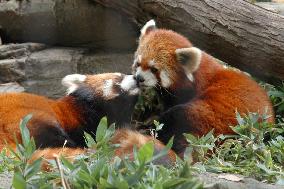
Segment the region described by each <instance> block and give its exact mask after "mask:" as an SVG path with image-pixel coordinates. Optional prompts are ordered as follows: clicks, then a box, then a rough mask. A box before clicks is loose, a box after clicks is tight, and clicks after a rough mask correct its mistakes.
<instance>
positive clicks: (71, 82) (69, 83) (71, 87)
mask: <svg viewBox="0 0 284 189" xmlns="http://www.w3.org/2000/svg"><path fill="white" fill-rule="evenodd" d="M86 78H87V76H85V75H81V74H71V75H67V76H65V77H64V78H63V79H62V81H61V83H62V85H63V86H65V87H68V89H67V94H70V93H72V92H74V91H75V90H76V89H77V88H78V86H79V84H81V83H83V82H84V81H85V80H86Z"/></svg>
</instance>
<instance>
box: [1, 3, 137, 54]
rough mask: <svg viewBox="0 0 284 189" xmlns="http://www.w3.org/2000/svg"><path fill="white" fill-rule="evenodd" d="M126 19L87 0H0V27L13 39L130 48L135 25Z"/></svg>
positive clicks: (133, 42)
mask: <svg viewBox="0 0 284 189" xmlns="http://www.w3.org/2000/svg"><path fill="white" fill-rule="evenodd" d="M129 23H130V22H129V21H128V20H127V18H126V17H125V16H123V15H121V14H118V13H117V12H115V11H113V10H110V9H107V8H104V7H103V6H101V5H99V4H96V3H94V2H91V1H89V0H41V1H38V0H29V1H16V0H10V1H7V0H2V1H0V25H1V26H2V29H1V30H2V32H4V33H5V34H6V35H5V36H6V38H7V40H10V41H13V42H17V41H18V42H25V41H32V42H41V43H46V44H58V45H62V46H76V47H78V46H81V47H93V48H101V49H103V48H105V49H109V48H115V49H119V50H121V49H130V48H134V47H135V45H136V44H135V39H136V37H137V34H138V33H137V31H138V28H135V27H134V26H133V25H130V24H129ZM130 39H131V40H130ZM125 41H132V42H131V43H129V42H128V43H125Z"/></svg>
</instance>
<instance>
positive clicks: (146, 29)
mask: <svg viewBox="0 0 284 189" xmlns="http://www.w3.org/2000/svg"><path fill="white" fill-rule="evenodd" d="M154 29H156V23H155V20H154V19H152V20H150V21H148V22H147V23H146V24H145V25H144V26H143V28H142V29H141V30H140V31H141V37H142V36H144V35H145V34H147V33H149V32H150V31H152V30H154Z"/></svg>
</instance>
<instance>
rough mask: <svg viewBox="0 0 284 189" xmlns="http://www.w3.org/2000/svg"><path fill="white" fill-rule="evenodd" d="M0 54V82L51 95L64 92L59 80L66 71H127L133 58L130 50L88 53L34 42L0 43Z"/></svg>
mask: <svg viewBox="0 0 284 189" xmlns="http://www.w3.org/2000/svg"><path fill="white" fill-rule="evenodd" d="M0 57H2V60H1V59H0V83H8V82H18V83H20V85H22V86H23V87H24V88H25V91H27V92H31V93H36V94H40V95H44V96H48V97H52V98H57V97H60V96H62V95H64V93H65V90H66V89H65V88H64V87H63V86H62V85H61V80H62V78H63V77H64V76H66V75H68V74H73V73H81V74H94V73H103V72H122V73H130V72H131V64H132V60H133V55H132V53H106V52H104V53H103V52H92V53H90V52H88V51H87V50H86V49H82V48H63V47H50V48H46V46H44V45H41V44H34V43H25V44H9V45H2V46H1V47H0ZM4 58H7V59H4Z"/></svg>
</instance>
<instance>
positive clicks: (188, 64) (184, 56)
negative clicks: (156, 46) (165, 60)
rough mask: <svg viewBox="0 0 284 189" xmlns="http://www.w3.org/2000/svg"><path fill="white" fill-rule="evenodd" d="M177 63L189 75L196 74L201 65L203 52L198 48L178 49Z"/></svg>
mask: <svg viewBox="0 0 284 189" xmlns="http://www.w3.org/2000/svg"><path fill="white" fill-rule="evenodd" d="M176 55H177V61H178V62H179V63H180V64H182V66H183V67H184V68H185V70H186V72H187V73H193V72H195V71H196V70H197V69H198V68H199V65H200V63H201V58H202V51H201V50H200V49H199V48H196V47H190V48H181V49H176Z"/></svg>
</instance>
